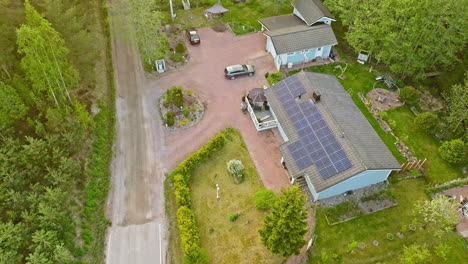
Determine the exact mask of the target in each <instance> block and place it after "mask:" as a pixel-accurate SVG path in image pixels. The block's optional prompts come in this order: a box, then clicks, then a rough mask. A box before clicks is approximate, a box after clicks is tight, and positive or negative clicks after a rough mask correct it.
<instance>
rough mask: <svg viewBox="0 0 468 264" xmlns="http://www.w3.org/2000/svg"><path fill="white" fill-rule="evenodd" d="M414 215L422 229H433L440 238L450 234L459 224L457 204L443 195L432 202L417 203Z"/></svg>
mask: <svg viewBox="0 0 468 264" xmlns="http://www.w3.org/2000/svg"><path fill="white" fill-rule="evenodd" d="M414 213H415V216H416V218H415V223H416V224H417V225H418V226H419V227H421V228H431V230H432V231H433V233H434V235H435V236H438V237H440V236H442V235H443V234H444V233H446V232H450V231H451V230H452V229H453V226H454V225H455V224H456V223H457V222H458V216H457V202H456V201H455V200H453V199H450V198H448V197H445V196H443V195H438V196H436V197H435V198H434V199H433V200H430V201H428V200H426V201H417V202H416V204H415V206H414Z"/></svg>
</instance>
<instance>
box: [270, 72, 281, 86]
mask: <svg viewBox="0 0 468 264" xmlns="http://www.w3.org/2000/svg"><path fill="white" fill-rule="evenodd" d="M282 79H283V74H282V73H281V72H275V73H270V74H268V76H267V81H268V83H269V84H270V85H273V84H276V83H279V82H280V81H281V80H282Z"/></svg>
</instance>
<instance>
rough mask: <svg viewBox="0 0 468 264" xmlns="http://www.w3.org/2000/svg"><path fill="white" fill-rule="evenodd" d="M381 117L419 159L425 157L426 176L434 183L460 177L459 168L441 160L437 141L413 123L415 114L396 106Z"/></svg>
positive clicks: (405, 108)
mask: <svg viewBox="0 0 468 264" xmlns="http://www.w3.org/2000/svg"><path fill="white" fill-rule="evenodd" d="M383 118H384V119H385V121H387V123H389V125H390V127H391V128H392V130H393V132H394V133H395V134H396V135H397V136H398V137H399V138H400V139H401V140H403V142H404V143H405V144H406V146H408V147H409V149H410V150H411V152H412V153H413V155H415V156H416V157H418V158H419V159H427V162H426V163H425V164H424V168H425V169H426V176H427V177H428V178H429V179H430V180H431V181H433V182H435V183H443V182H446V181H449V180H453V179H456V178H462V177H463V175H462V173H461V169H460V168H458V167H456V166H454V165H451V164H450V163H448V162H446V161H445V160H443V159H442V158H441V157H440V155H439V152H438V148H439V146H440V144H439V141H438V140H437V139H436V138H435V137H434V136H433V135H429V134H426V133H424V131H423V130H422V129H419V128H418V127H417V126H416V125H415V124H414V118H415V115H414V114H413V112H411V110H410V109H409V108H407V107H404V106H402V107H398V108H394V109H391V110H388V111H385V113H384V115H383Z"/></svg>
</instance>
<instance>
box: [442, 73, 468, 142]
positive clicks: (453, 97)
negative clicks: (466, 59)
mask: <svg viewBox="0 0 468 264" xmlns="http://www.w3.org/2000/svg"><path fill="white" fill-rule="evenodd" d="M467 91H468V73H466V74H465V81H464V83H463V84H457V85H454V86H452V89H450V91H449V92H448V93H447V94H445V100H446V102H447V106H448V116H447V117H446V121H447V123H448V124H449V125H450V127H452V128H453V130H456V129H457V128H458V127H459V126H460V124H464V125H466V119H467V118H468V92H467ZM463 129H464V130H465V127H463ZM465 136H466V135H465Z"/></svg>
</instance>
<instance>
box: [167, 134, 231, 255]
mask: <svg viewBox="0 0 468 264" xmlns="http://www.w3.org/2000/svg"><path fill="white" fill-rule="evenodd" d="M233 131H234V130H233V129H232V128H226V129H224V130H223V131H222V132H220V133H218V134H217V135H216V136H215V137H213V138H212V139H210V140H209V141H208V142H207V143H206V144H205V145H204V146H203V147H202V148H200V149H199V150H198V151H197V152H195V153H193V154H192V155H190V156H189V157H188V158H186V159H185V160H184V161H182V162H181V163H180V164H179V165H178V166H177V167H176V168H175V169H174V170H173V171H172V172H171V173H170V174H169V177H170V179H171V180H172V181H173V183H174V195H175V200H176V204H177V206H178V207H179V208H178V209H177V223H178V226H179V230H180V241H181V244H182V249H183V252H184V256H185V259H186V261H187V262H190V263H207V262H208V261H207V257H206V256H205V255H206V254H205V253H204V251H203V250H202V249H201V247H200V235H199V232H198V227H197V223H196V221H195V215H194V214H193V211H192V210H191V209H190V206H191V199H190V188H189V186H188V182H189V181H190V177H191V172H192V170H193V169H195V168H196V167H198V166H199V165H200V164H202V163H203V162H205V161H207V160H208V159H209V158H210V157H211V156H212V155H213V154H214V153H216V152H217V151H218V150H220V149H221V148H222V147H223V146H224V144H225V143H226V137H229V134H231V133H232V132H233Z"/></svg>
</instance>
